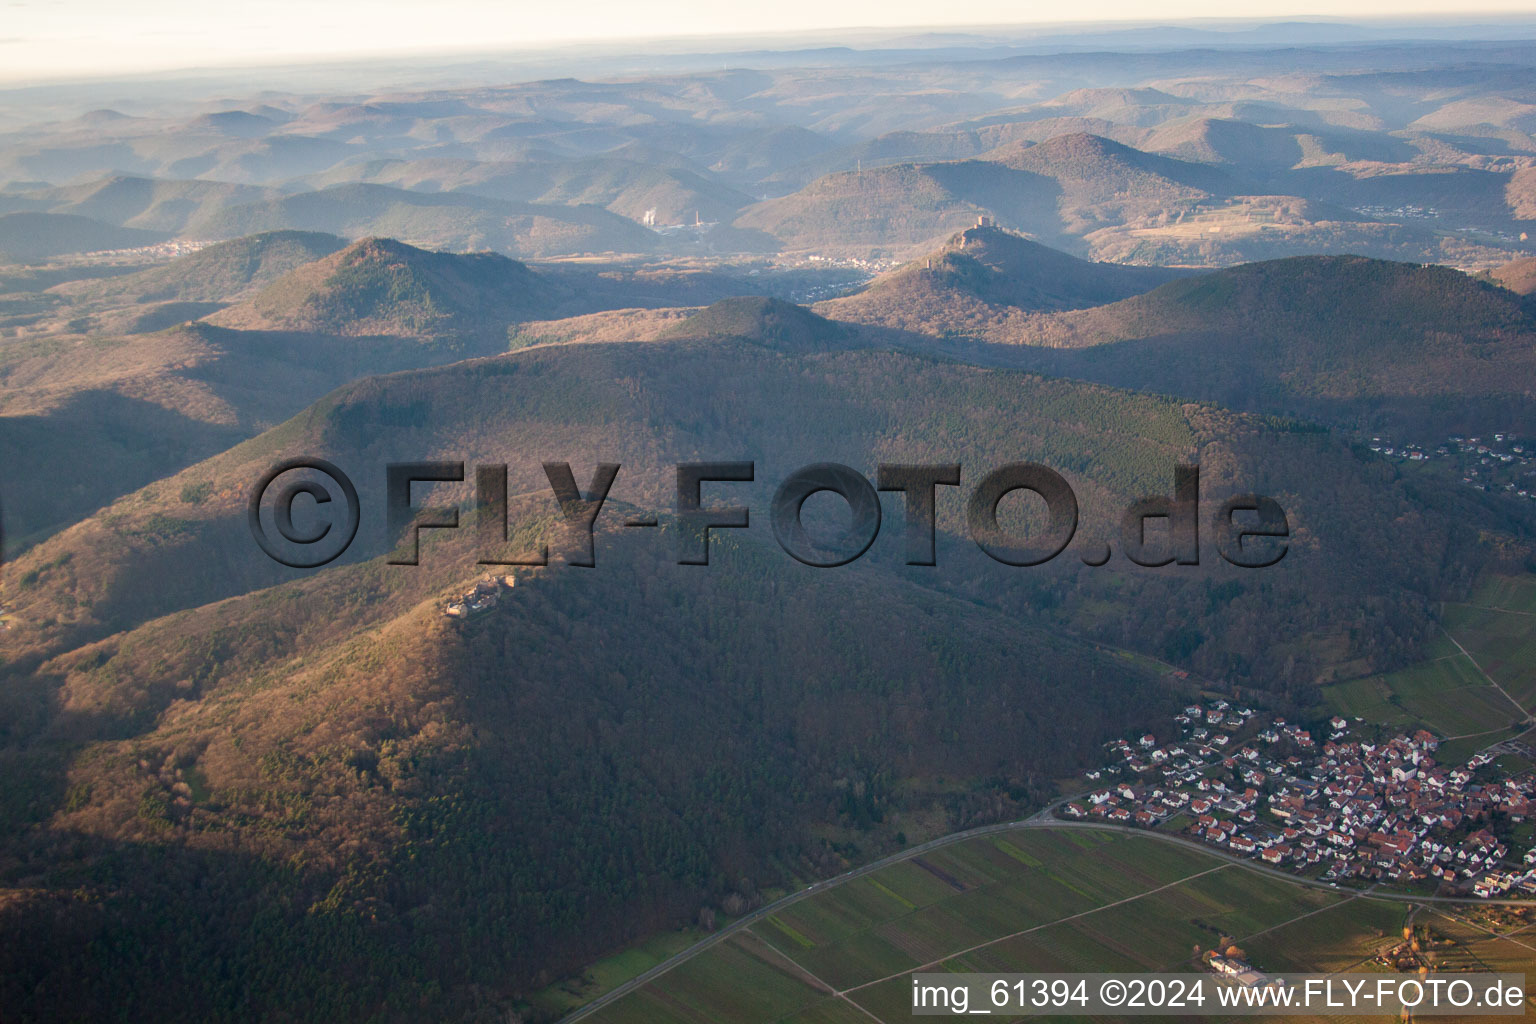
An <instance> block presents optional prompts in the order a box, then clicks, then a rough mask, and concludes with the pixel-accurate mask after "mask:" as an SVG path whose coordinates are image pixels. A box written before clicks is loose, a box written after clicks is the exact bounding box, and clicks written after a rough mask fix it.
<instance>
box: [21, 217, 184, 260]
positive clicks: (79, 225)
mask: <svg viewBox="0 0 1536 1024" xmlns="http://www.w3.org/2000/svg"><path fill="white" fill-rule="evenodd" d="M169 237H170V235H168V234H165V233H163V232H159V231H141V230H139V229H137V228H120V227H116V226H114V225H112V224H104V223H102V222H101V221H99V220H92V219H91V218H89V217H81V216H78V215H76V214H69V213H7V214H0V262H3V261H5V260H17V261H22V262H26V261H32V260H45V259H48V258H49V257H52V256H62V255H66V254H69V253H80V252H100V251H103V250H107V249H136V248H139V247H140V246H145V245H154V244H155V243H157V242H163V241H165V240H166V239H168V238H169Z"/></svg>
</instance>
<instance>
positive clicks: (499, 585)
mask: <svg viewBox="0 0 1536 1024" xmlns="http://www.w3.org/2000/svg"><path fill="white" fill-rule="evenodd" d="M516 585H517V578H516V577H515V576H512V575H506V576H492V575H489V574H487V575H485V576H482V577H480V579H478V580H476V581H475V585H474V586H472V587H470V588H469V589H468V590H466V591H464V592H463V593H462V594H456V595H454V596H453V597H452V598H450V599H449V600H448V601H447V602H446V603H444V605H443V614H444V615H446V616H448V617H449V618H453V619H464V618H468V617H469V616H471V615H475V614H477V613H479V612H483V611H485V610H486V609H488V608H494V607H495V606H496V603H497V602H498V601H500V600H501V598H502V595H503V594H505V593H506V592H507V591H508V590H511V589H512V588H513V587H515V586H516Z"/></svg>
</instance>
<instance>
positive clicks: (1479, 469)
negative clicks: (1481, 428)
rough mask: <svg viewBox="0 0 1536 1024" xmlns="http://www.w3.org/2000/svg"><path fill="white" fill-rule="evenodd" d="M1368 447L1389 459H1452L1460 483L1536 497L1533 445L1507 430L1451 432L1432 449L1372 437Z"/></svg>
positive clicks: (1522, 496)
mask: <svg viewBox="0 0 1536 1024" xmlns="http://www.w3.org/2000/svg"><path fill="white" fill-rule="evenodd" d="M1370 449H1371V451H1373V452H1377V453H1378V454H1381V455H1384V456H1387V457H1389V458H1395V459H1404V460H1407V461H1408V462H1426V461H1428V460H1430V459H1451V460H1454V461H1455V464H1456V467H1457V468H1458V469H1459V470H1460V472H1461V482H1462V483H1464V484H1466V485H1467V486H1469V487H1473V488H1476V489H1477V490H1480V491H1497V492H1502V493H1505V494H1511V495H1514V496H1515V497H1518V498H1527V499H1530V500H1536V481H1533V479H1532V478H1533V477H1536V444H1533V443H1530V442H1526V441H1521V440H1520V439H1519V438H1518V437H1517V436H1516V435H1514V434H1510V433H1499V434H1490V435H1488V436H1487V437H1464V436H1461V435H1459V434H1458V435H1453V436H1451V437H1448V438H1446V440H1445V442H1444V443H1443V444H1441V445H1439V446H1437V447H1435V448H1427V447H1425V446H1424V445H1420V444H1415V443H1412V442H1405V443H1394V442H1393V441H1392V440H1391V439H1389V438H1382V437H1373V438H1371V443H1370Z"/></svg>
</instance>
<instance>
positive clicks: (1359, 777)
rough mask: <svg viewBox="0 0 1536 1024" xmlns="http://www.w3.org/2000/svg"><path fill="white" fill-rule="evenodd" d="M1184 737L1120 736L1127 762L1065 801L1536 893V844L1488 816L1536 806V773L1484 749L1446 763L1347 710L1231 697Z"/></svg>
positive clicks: (1232, 837) (1414, 740)
mask: <svg viewBox="0 0 1536 1024" xmlns="http://www.w3.org/2000/svg"><path fill="white" fill-rule="evenodd" d="M1176 722H1177V723H1178V724H1179V726H1180V733H1181V735H1180V738H1179V739H1178V740H1176V741H1174V742H1171V743H1160V742H1159V741H1158V739H1157V737H1156V736H1153V735H1150V734H1149V735H1146V736H1142V737H1140V738H1139V739H1138V740H1136V741H1131V740H1123V739H1122V740H1115V741H1113V742H1111V743H1109V744H1108V745H1107V746H1108V748H1109V749H1110V750H1111V752H1112V753H1113V754H1114V756H1115V757H1116V759H1117V761H1115V762H1112V763H1111V764H1109V765H1107V766H1105V767H1103V768H1098V769H1094V770H1092V771H1090V772H1088V773H1087V777H1088V779H1089V781H1090V782H1097V783H1101V784H1102V785H1101V786H1100V788H1098V789H1095V790H1094V791H1092V792H1090V793H1088V794H1087V795H1086V796H1085V797H1082V798H1080V799H1078V800H1073V801H1069V802H1068V803H1066V804H1064V805H1063V806H1062V807H1061V808H1059V809H1058V813H1059V814H1061V815H1062V816H1064V817H1067V818H1077V819H1086V818H1094V819H1100V820H1104V821H1108V822H1110V823H1113V824H1122V825H1135V826H1140V827H1142V828H1155V827H1158V826H1164V827H1169V826H1170V825H1171V827H1174V828H1178V829H1181V830H1182V831H1183V832H1184V833H1185V834H1186V835H1189V836H1191V837H1193V838H1196V839H1199V840H1201V841H1202V842H1205V843H1208V844H1210V845H1212V846H1215V847H1218V848H1220V849H1222V850H1225V851H1227V852H1229V853H1234V854H1238V855H1240V856H1245V857H1253V858H1255V859H1258V860H1262V861H1264V862H1265V863H1268V864H1271V865H1275V866H1285V867H1289V868H1292V869H1293V870H1295V871H1297V872H1304V873H1307V874H1309V875H1314V876H1315V877H1318V878H1321V879H1322V880H1324V881H1336V880H1341V879H1346V878H1356V879H1361V880H1364V881H1371V882H1390V883H1401V884H1407V883H1413V882H1420V883H1424V884H1434V885H1444V886H1448V887H1450V888H1451V889H1452V890H1453V891H1456V892H1467V893H1471V894H1473V895H1477V896H1485V897H1486V896H1498V895H1503V894H1505V893H1511V892H1512V891H1516V892H1517V893H1518V894H1519V895H1521V896H1524V895H1527V894H1536V849H1533V850H1531V851H1530V852H1525V853H1523V859H1520V860H1514V859H1512V858H1511V853H1510V850H1509V849H1508V847H1507V844H1506V843H1504V842H1502V841H1500V840H1499V839H1498V838H1497V837H1496V836H1495V835H1494V834H1493V833H1492V832H1490V831H1489V830H1488V827H1487V825H1488V824H1489V823H1490V822H1491V819H1492V817H1493V816H1494V815H1495V814H1497V815H1502V816H1505V817H1506V818H1507V820H1508V821H1510V822H1511V823H1514V824H1518V823H1520V822H1522V821H1523V820H1525V819H1526V818H1528V817H1532V816H1536V779H1533V778H1532V777H1531V776H1530V775H1529V774H1526V775H1523V776H1521V777H1518V778H1496V779H1490V776H1493V775H1498V774H1500V773H1499V772H1498V770H1497V767H1496V766H1494V767H1493V768H1491V769H1489V770H1488V771H1482V770H1481V769H1484V768H1488V766H1490V765H1493V758H1492V756H1491V755H1490V754H1488V753H1486V752H1484V753H1479V754H1477V755H1475V756H1473V757H1472V759H1471V760H1470V761H1468V762H1467V763H1466V764H1465V765H1462V766H1459V767H1448V766H1445V765H1441V764H1439V763H1437V762H1436V760H1435V758H1434V753H1435V751H1436V749H1437V748H1438V745H1439V744H1438V742H1437V741H1436V739H1435V737H1433V736H1432V735H1430V734H1429V733H1428V732H1425V731H1423V730H1419V731H1418V732H1415V733H1414V734H1412V735H1411V736H1407V735H1399V736H1394V737H1392V738H1391V739H1385V740H1374V741H1372V740H1367V739H1362V738H1357V737H1353V736H1351V735H1350V733H1351V727H1350V723H1349V722H1347V721H1346V720H1345V719H1343V718H1339V717H1334V718H1333V719H1331V720H1330V721H1329V722H1328V723H1327V731H1328V736H1327V738H1326V739H1323V740H1321V741H1318V740H1315V739H1314V738H1313V737H1312V735H1311V733H1310V732H1309V731H1308V730H1306V729H1302V728H1300V727H1299V726H1297V725H1294V724H1291V723H1287V722H1286V721H1285V719H1283V718H1278V717H1273V718H1270V717H1266V716H1262V715H1259V714H1257V713H1256V712H1254V711H1253V710H1252V709H1251V708H1242V707H1233V706H1231V705H1230V704H1228V702H1226V701H1224V700H1216V701H1211V702H1209V703H1205V704H1194V705H1191V706H1189V707H1187V708H1185V709H1184V712H1183V714H1181V715H1179V716H1178V717H1177V719H1176Z"/></svg>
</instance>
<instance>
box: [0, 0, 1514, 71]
mask: <svg viewBox="0 0 1536 1024" xmlns="http://www.w3.org/2000/svg"><path fill="white" fill-rule="evenodd" d="M1472 6H1475V7H1476V8H1477V9H1478V10H1479V11H1481V12H1487V13H1490V14H1495V13H1515V12H1518V13H1536V0H1476V2H1475V4H1474V5H1472ZM0 11H3V12H4V13H3V15H0V79H5V80H9V81H12V82H15V81H17V80H18V79H20V80H29V79H46V78H57V77H61V76H76V75H80V74H107V73H114V72H120V71H135V70H149V69H163V68H185V67H209V66H220V65H228V64H231V63H258V62H259V63H279V62H282V61H285V60H287V59H290V58H295V57H299V58H310V57H332V56H365V55H370V54H387V53H405V52H412V51H422V50H434V51H453V50H459V51H485V50H488V49H492V48H499V47H506V48H519V47H523V46H527V45H529V44H535V45H536V44H540V43H544V42H549V41H554V40H598V39H613V38H621V37H633V36H642V37H643V36H650V37H656V36H677V35H694V34H716V33H747V32H793V31H799V30H815V29H831V28H844V27H856V26H868V27H896V26H914V27H936V28H942V27H953V26H964V25H982V24H991V25H997V24H1010V23H1038V22H1050V21H1061V20H1062V19H1063V18H1064V17H1069V18H1071V19H1073V20H1075V21H1096V20H1101V19H1102V20H1106V21H1110V20H1136V21H1146V20H1148V19H1158V20H1164V19H1166V20H1172V19H1182V18H1224V17H1225V18H1230V17H1232V16H1233V15H1234V14H1237V13H1240V14H1241V15H1242V16H1243V17H1247V18H1253V17H1271V16H1272V17H1296V16H1302V17H1306V16H1328V17H1334V18H1358V17H1391V16H1412V15H1424V14H1446V13H1455V14H1458V15H1460V16H1462V17H1466V16H1468V14H1469V12H1468V11H1466V10H1459V11H1458V10H1457V5H1456V4H1455V2H1454V0H1452V2H1447V0H1251V2H1249V3H1246V4H1241V5H1234V4H1232V3H1231V2H1230V0H1153V2H1151V3H1148V2H1145V0H1075V2H1073V3H1070V4H1062V3H1042V2H1038V0H947V2H942V3H935V2H933V0H767V2H761V0H759V2H752V0H567V2H558V0H556V2H549V0H542V2H537V3H530V2H526V0H510V2H499V3H496V2H486V0H0Z"/></svg>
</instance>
